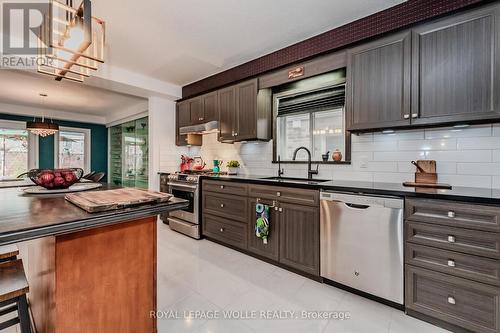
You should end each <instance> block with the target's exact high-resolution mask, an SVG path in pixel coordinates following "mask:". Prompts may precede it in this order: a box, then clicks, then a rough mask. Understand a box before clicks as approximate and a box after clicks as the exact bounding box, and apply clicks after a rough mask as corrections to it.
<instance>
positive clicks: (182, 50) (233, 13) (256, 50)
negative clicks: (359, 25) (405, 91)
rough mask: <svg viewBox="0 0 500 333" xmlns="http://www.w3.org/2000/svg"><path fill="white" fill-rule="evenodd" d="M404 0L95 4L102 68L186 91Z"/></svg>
mask: <svg viewBox="0 0 500 333" xmlns="http://www.w3.org/2000/svg"><path fill="white" fill-rule="evenodd" d="M401 2H404V1H403V0H349V1H346V0H237V1H235V0H211V1H207V0H147V1H144V0H143V1H137V0H94V1H92V6H93V13H94V16H97V17H99V18H101V19H103V20H105V21H106V32H107V37H106V38H107V44H108V53H107V59H108V63H109V64H111V65H112V66H118V67H122V68H126V69H128V70H131V71H135V72H138V73H141V74H143V75H147V76H151V77H154V78H157V79H160V80H163V81H167V82H171V83H174V84H178V85H185V84H187V83H191V82H193V81H197V80H199V79H201V78H204V77H206V76H209V75H212V74H215V73H217V72H220V71H222V70H225V69H228V68H231V67H234V66H236V65H239V64H242V63H244V62H247V61H249V60H252V59H254V58H257V57H259V56H262V55H265V54H268V53H270V52H272V51H275V50H279V49H281V48H283V47H285V46H288V45H291V44H294V43H296V42H299V41H301V40H304V39H307V38H309V37H312V36H315V35H317V34H319V33H322V32H325V31H328V30H330V29H332V28H335V27H338V26H341V25H343V24H345V23H348V22H350V21H353V20H356V19H358V18H361V17H364V16H367V15H370V14H373V13H375V12H378V11H380V10H383V9H385V8H388V7H391V6H394V5H396V4H398V3H401Z"/></svg>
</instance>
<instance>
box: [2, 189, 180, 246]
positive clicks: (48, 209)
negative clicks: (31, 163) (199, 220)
mask: <svg viewBox="0 0 500 333" xmlns="http://www.w3.org/2000/svg"><path fill="white" fill-rule="evenodd" d="M112 188H116V186H112V185H106V184H105V185H104V186H103V187H102V188H101V190H106V189H112ZM187 206H188V201H186V200H183V199H178V198H173V199H171V200H170V201H169V202H166V203H160V204H147V205H140V206H135V207H129V208H125V209H119V210H112V211H106V212H99V213H92V214H91V213H87V212H86V211H85V210H83V209H81V208H79V207H77V206H75V205H73V204H72V203H70V202H68V201H66V200H65V199H64V194H50V195H40V194H37V195H25V194H24V192H23V191H22V188H5V189H0V245H4V244H9V243H15V242H20V241H24V240H29V239H34V238H40V237H45V236H51V235H57V234H62V233H69V232H74V231H80V230H85V229H91V228H98V227H101V226H105V225H111V224H116V223H121V222H126V221H130V220H135V219H140V218H144V217H148V216H154V215H157V214H160V213H164V212H169V211H172V210H178V209H182V208H186V207H187Z"/></svg>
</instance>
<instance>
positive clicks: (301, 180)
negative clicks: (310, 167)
mask: <svg viewBox="0 0 500 333" xmlns="http://www.w3.org/2000/svg"><path fill="white" fill-rule="evenodd" d="M259 179H264V180H274V181H277V182H284V183H303V184H319V183H324V182H327V181H328V180H325V179H307V178H291V177H276V176H273V177H264V178H259Z"/></svg>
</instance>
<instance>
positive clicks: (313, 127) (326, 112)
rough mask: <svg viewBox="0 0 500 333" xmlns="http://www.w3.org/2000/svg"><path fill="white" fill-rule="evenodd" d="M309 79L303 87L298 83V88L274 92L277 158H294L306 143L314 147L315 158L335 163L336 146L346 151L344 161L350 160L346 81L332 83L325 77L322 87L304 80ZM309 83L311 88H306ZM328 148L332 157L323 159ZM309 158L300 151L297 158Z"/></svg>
mask: <svg viewBox="0 0 500 333" xmlns="http://www.w3.org/2000/svg"><path fill="white" fill-rule="evenodd" d="M313 79H314V78H313ZM306 80H309V82H302V87H297V85H296V87H295V89H292V90H289V89H285V90H284V91H280V92H278V93H276V94H275V95H274V113H275V117H276V126H275V140H276V145H275V149H274V160H275V161H276V160H277V158H278V156H279V157H280V159H281V161H282V162H290V161H292V157H293V152H294V151H295V149H297V148H298V147H301V146H304V147H306V148H308V149H309V150H310V151H311V155H312V160H313V161H314V162H331V163H334V161H333V160H332V154H333V152H334V151H335V150H336V149H338V150H339V151H340V152H341V153H342V161H341V162H349V159H350V151H349V146H350V135H349V133H347V132H346V126H345V121H346V119H345V118H346V115H345V84H344V82H341V83H340V84H334V85H331V84H330V85H328V81H325V80H324V78H323V80H321V84H320V87H314V88H311V86H312V84H311V83H313V82H312V80H311V79H305V80H303V81H306ZM315 80H316V81H318V80H317V79H315ZM335 81H339V79H338V78H337V80H333V82H335ZM340 81H342V80H340ZM307 86H308V88H309V89H304V87H307ZM327 152H329V157H328V160H327V161H323V156H322V155H324V154H326V153H327ZM306 160H307V154H305V153H303V152H301V153H299V154H298V155H297V161H302V162H303V161H306Z"/></svg>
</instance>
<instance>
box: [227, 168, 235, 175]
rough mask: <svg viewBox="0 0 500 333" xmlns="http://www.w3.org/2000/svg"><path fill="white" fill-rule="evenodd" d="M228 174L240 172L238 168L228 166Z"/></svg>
mask: <svg viewBox="0 0 500 333" xmlns="http://www.w3.org/2000/svg"><path fill="white" fill-rule="evenodd" d="M227 174H228V175H237V174H238V168H231V167H228V168H227Z"/></svg>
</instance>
